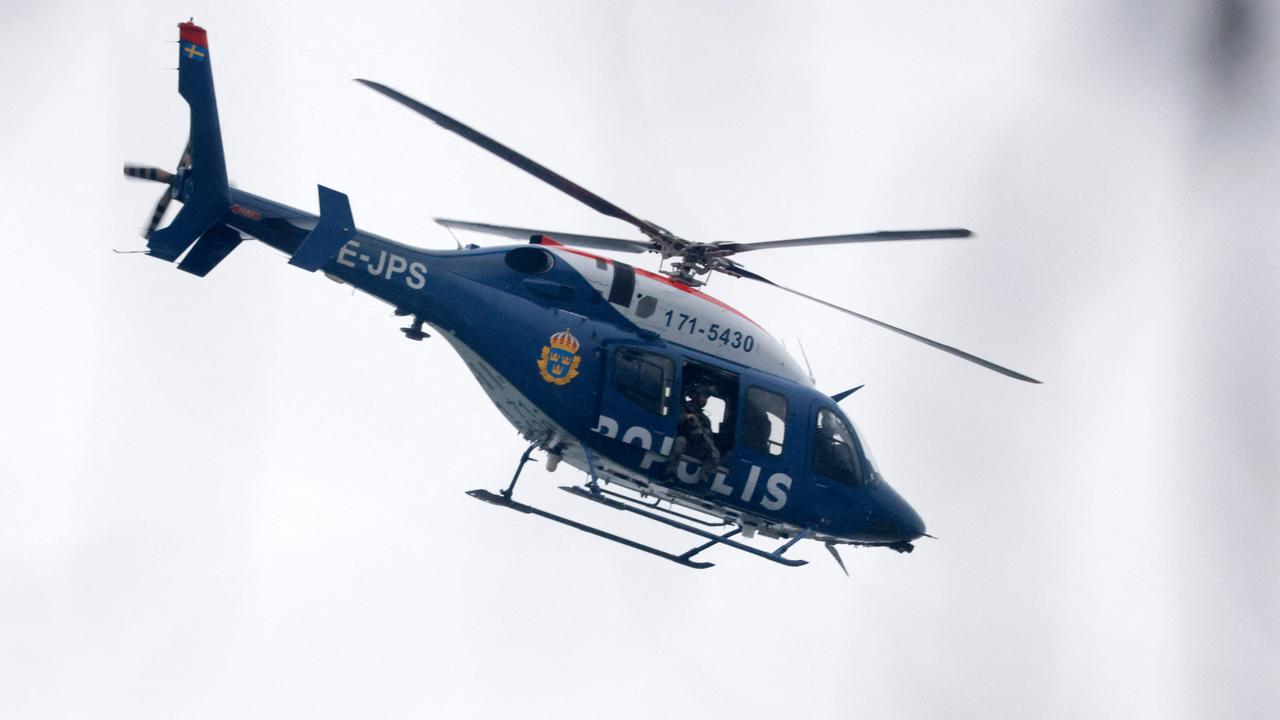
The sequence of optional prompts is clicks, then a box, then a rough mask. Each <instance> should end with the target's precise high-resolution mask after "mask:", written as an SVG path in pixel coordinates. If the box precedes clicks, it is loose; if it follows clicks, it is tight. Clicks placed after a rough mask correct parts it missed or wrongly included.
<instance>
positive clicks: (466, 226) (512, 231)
mask: <svg viewBox="0 0 1280 720" xmlns="http://www.w3.org/2000/svg"><path fill="white" fill-rule="evenodd" d="M435 221H436V224H437V225H440V226H442V227H447V228H450V229H455V228H456V229H458V230H471V231H474V232H482V233H488V234H490V235H501V236H502V237H509V238H515V239H517V240H528V239H529V238H530V237H532V236H534V235H546V236H547V237H549V238H551V239H552V240H555V241H556V242H560V243H564V244H565V245H578V246H581V247H589V248H597V249H599V250H617V251H618V252H629V253H642V252H645V251H647V250H651V249H652V246H651V245H650V244H649V243H647V242H642V241H640V240H624V239H622V238H611V237H600V236H597V235H578V234H576V233H566V232H557V231H555V230H536V229H533V228H519V227H511V226H509V225H490V224H489V223H478V222H467V221H465V220H449V219H447V218H436V219H435Z"/></svg>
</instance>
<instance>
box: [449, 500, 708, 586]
mask: <svg viewBox="0 0 1280 720" xmlns="http://www.w3.org/2000/svg"><path fill="white" fill-rule="evenodd" d="M467 494H468V495H470V496H471V497H473V498H475V499H477V500H483V501H485V502H487V503H492V504H494V505H498V506H501V507H505V508H510V509H512V510H515V511H517V512H522V513H528V514H531V515H537V516H538V517H544V518H546V519H548V520H554V521H555V522H558V523H560V524H561V525H568V526H569V527H571V528H573V529H575V530H581V531H582V532H584V533H588V534H590V535H595V536H596V537H601V538H604V539H605V540H612V541H613V542H616V543H618V544H620V545H626V546H627V547H629V548H635V549H636V550H640V551H641V552H647V553H649V554H650V555H656V556H658V557H660V558H662V559H663V560H670V561H671V562H673V563H677V564H679V565H683V566H685V567H690V568H694V569H695V570H704V569H706V568H709V567H715V563H709V562H702V561H700V560H691V559H690V558H691V557H692V556H693V555H694V551H690V552H687V553H684V554H683V555H675V554H673V553H669V552H666V551H665V550H659V549H658V548H656V547H653V546H652V545H645V544H644V543H641V542H636V541H635V540H632V539H630V538H625V537H622V536H621V535H615V534H613V533H611V532H608V531H606V530H601V529H600V528H597V527H592V526H590V525H586V524H584V523H580V522H578V521H577V520H570V519H569V518H567V517H562V516H560V515H556V514H555V513H549V512H547V511H546V510H543V509H542V508H536V507H534V506H532V505H525V504H524V503H521V502H516V501H515V500H512V499H511V497H510V496H509V495H497V494H494V493H491V492H489V491H488V490H468V491H467Z"/></svg>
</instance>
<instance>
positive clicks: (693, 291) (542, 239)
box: [538, 235, 767, 332]
mask: <svg viewBox="0 0 1280 720" xmlns="http://www.w3.org/2000/svg"><path fill="white" fill-rule="evenodd" d="M538 238H539V240H538V244H539V245H549V246H551V247H555V248H559V249H560V250H564V251H565V252H571V253H573V254H574V255H581V256H582V257H589V258H591V259H593V260H601V261H603V262H606V263H609V264H610V265H612V264H613V260H612V259H610V258H607V257H601V256H599V255H592V254H591V253H589V252H584V251H582V250H578V249H576V248H571V247H569V246H568V245H565V244H564V243H559V242H556V241H555V239H554V238H551V237H548V236H546V235H539V236H538ZM632 268H633V269H634V270H635V271H636V274H637V275H640V276H642V277H646V278H649V279H650V280H656V281H658V282H660V283H663V284H666V285H668V286H670V287H673V288H675V289H677V290H680V291H681V292H686V293H688V294H690V295H692V296H694V297H696V298H699V299H702V300H706V301H707V302H709V303H711V304H712V305H716V306H719V307H722V308H724V309H725V310H728V311H729V312H731V313H733V314H734V315H737V316H738V317H740V318H742V319H743V320H746V321H747V322H749V323H751V324H752V325H755V326H756V327H758V328H760V329H761V330H764V328H763V327H761V326H760V323H758V322H756V321H755V320H752V319H751V318H749V317H747V316H746V315H744V314H742V312H741V311H739V310H738V309H737V308H735V307H733V306H732V305H729V304H727V303H725V302H724V301H722V300H718V299H716V298H713V297H711V296H710V295H708V294H706V293H704V292H702V291H700V290H698V289H697V288H691V287H689V286H688V285H685V284H684V283H678V282H676V281H674V280H672V279H671V278H669V277H667V276H666V275H659V274H658V273H652V272H649V271H648V270H642V269H640V268H638V267H635V266H634V265H633V266H632ZM766 332H767V331H766Z"/></svg>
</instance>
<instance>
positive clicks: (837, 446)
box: [813, 408, 862, 485]
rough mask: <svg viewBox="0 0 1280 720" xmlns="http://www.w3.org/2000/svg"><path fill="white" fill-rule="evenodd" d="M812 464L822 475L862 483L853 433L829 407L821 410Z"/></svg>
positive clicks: (814, 438)
mask: <svg viewBox="0 0 1280 720" xmlns="http://www.w3.org/2000/svg"><path fill="white" fill-rule="evenodd" d="M813 465H814V468H813V469H814V470H816V471H817V472H818V474H819V475H824V476H826V477H829V478H832V479H833V480H839V481H841V482H846V483H849V484H850V485H861V484H862V469H861V466H860V465H859V464H858V459H857V457H856V454H855V451H854V447H853V433H851V432H849V426H848V425H845V423H844V421H843V420H841V419H840V416H838V415H836V414H835V413H834V412H832V411H830V410H828V409H827V408H821V409H819V410H818V426H817V428H816V431H815V432H814V434H813Z"/></svg>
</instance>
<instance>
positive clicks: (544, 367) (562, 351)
mask: <svg viewBox="0 0 1280 720" xmlns="http://www.w3.org/2000/svg"><path fill="white" fill-rule="evenodd" d="M579 347H581V345H579V343H578V338H576V337H574V336H573V333H571V332H569V330H568V329H567V328H566V329H565V330H564V331H562V332H558V333H556V334H555V335H552V336H551V339H550V340H548V341H547V344H546V345H543V346H542V355H540V356H539V357H538V373H539V374H541V375H542V379H543V380H546V381H547V382H549V383H551V384H553V385H568V384H569V382H570V381H572V380H573V379H574V378H576V377H578V366H579V365H581V364H582V357H581V356H579V355H578V348H579Z"/></svg>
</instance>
